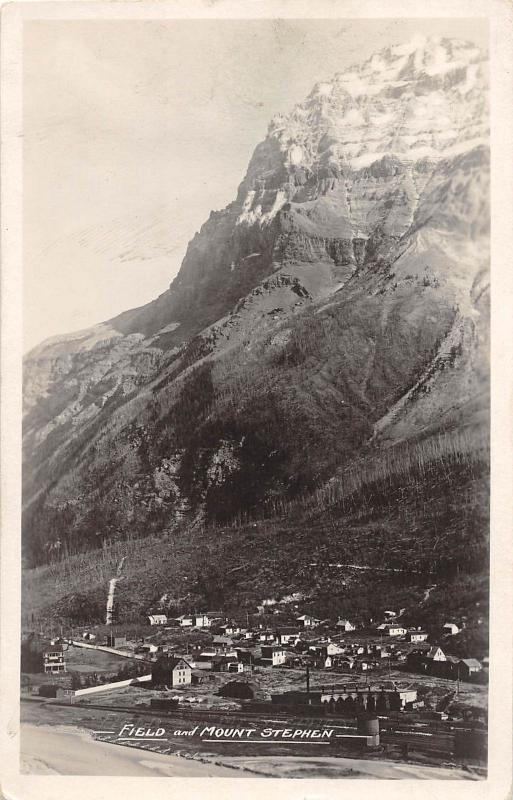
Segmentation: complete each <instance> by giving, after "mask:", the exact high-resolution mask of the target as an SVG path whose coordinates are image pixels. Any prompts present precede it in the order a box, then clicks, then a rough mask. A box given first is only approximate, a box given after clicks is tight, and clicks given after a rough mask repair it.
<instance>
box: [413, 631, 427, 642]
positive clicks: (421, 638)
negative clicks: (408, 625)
mask: <svg viewBox="0 0 513 800" xmlns="http://www.w3.org/2000/svg"><path fill="white" fill-rule="evenodd" d="M408 638H409V640H410V642H425V641H426V639H427V638H428V635H427V633H426V631H408Z"/></svg>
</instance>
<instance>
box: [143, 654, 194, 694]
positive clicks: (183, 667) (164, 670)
mask: <svg viewBox="0 0 513 800" xmlns="http://www.w3.org/2000/svg"><path fill="white" fill-rule="evenodd" d="M191 676H192V668H191V665H190V664H189V663H188V661H186V660H185V659H184V658H182V657H181V656H168V655H163V656H161V657H160V658H158V659H157V661H156V662H155V663H154V664H153V666H152V668H151V684H152V687H153V688H154V689H157V688H165V687H166V686H167V687H173V688H182V687H183V686H188V685H189V684H190V683H191Z"/></svg>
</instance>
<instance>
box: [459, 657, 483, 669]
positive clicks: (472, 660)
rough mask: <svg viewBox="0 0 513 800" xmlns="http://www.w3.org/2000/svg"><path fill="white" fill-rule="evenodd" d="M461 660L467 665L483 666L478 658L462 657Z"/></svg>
mask: <svg viewBox="0 0 513 800" xmlns="http://www.w3.org/2000/svg"><path fill="white" fill-rule="evenodd" d="M461 661H462V663H463V664H466V665H467V667H477V668H480V667H481V664H480V662H479V661H478V660H477V658H462V659H461Z"/></svg>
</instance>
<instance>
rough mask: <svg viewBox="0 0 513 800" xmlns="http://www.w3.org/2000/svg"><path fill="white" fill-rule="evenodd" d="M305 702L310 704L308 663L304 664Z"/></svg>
mask: <svg viewBox="0 0 513 800" xmlns="http://www.w3.org/2000/svg"><path fill="white" fill-rule="evenodd" d="M306 702H307V705H310V665H309V664H308V663H307V665H306Z"/></svg>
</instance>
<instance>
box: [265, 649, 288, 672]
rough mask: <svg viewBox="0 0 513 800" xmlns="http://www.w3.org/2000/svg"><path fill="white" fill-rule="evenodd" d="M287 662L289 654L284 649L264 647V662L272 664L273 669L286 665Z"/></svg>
mask: <svg viewBox="0 0 513 800" xmlns="http://www.w3.org/2000/svg"><path fill="white" fill-rule="evenodd" d="M286 660H287V652H286V650H284V649H283V648H282V647H273V646H272V645H269V646H267V645H263V647H262V661H264V662H267V663H270V665H271V666H273V667H278V666H279V665H280V664H285V661H286Z"/></svg>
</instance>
